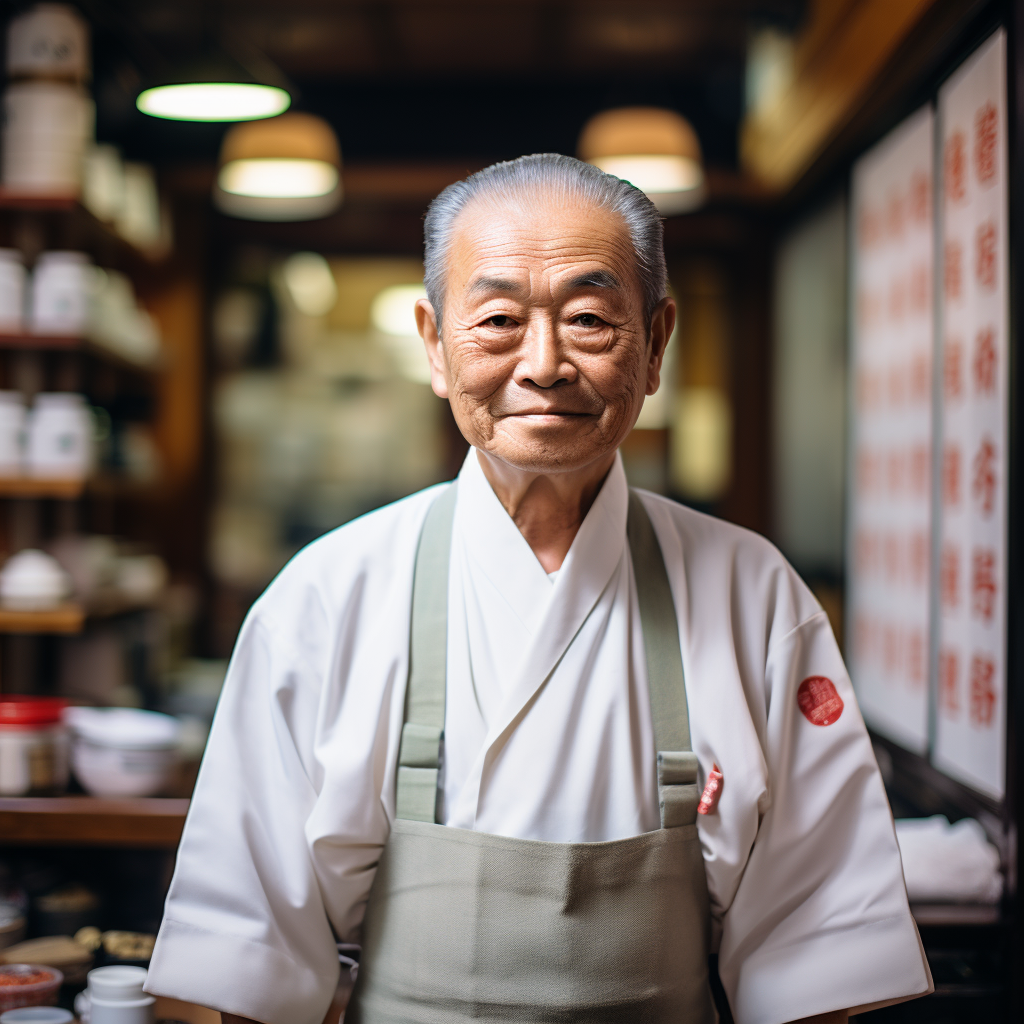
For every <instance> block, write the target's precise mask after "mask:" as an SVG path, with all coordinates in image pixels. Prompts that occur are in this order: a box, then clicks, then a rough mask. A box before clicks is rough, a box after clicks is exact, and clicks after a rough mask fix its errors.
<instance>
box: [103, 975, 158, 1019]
mask: <svg viewBox="0 0 1024 1024" xmlns="http://www.w3.org/2000/svg"><path fill="white" fill-rule="evenodd" d="M88 979H89V980H88V986H89V1004H90V1013H89V1024H153V1004H154V1003H155V1002H156V999H154V998H153V996H149V995H146V993H145V992H143V991H142V986H143V985H145V983H146V969H145V968H144V967H97V968H96V969H95V970H92V971H90V972H89V974H88Z"/></svg>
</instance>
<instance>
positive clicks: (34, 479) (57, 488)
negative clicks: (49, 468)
mask: <svg viewBox="0 0 1024 1024" xmlns="http://www.w3.org/2000/svg"><path fill="white" fill-rule="evenodd" d="M85 486H86V480H85V478H84V477H66V476H65V477H61V476H55V477H47V476H0V498H62V499H64V500H66V501H71V500H73V499H75V498H79V497H81V496H82V492H83V491H84V490H85Z"/></svg>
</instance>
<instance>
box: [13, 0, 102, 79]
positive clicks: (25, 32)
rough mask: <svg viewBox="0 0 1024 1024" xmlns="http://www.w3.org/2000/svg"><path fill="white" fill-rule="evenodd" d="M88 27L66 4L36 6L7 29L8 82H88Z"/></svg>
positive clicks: (17, 18)
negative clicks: (23, 79)
mask: <svg viewBox="0 0 1024 1024" xmlns="http://www.w3.org/2000/svg"><path fill="white" fill-rule="evenodd" d="M89 73H90V67H89V26H88V25H87V23H86V22H85V20H84V19H83V18H82V17H81V15H80V14H79V13H78V12H77V11H76V10H75V9H74V8H73V7H71V6H69V5H68V4H48V3H43V4H36V5H35V6H33V7H31V8H29V10H27V11H25V13H24V14H19V15H18V16H17V17H16V18H12V19H11V22H10V24H9V25H8V26H7V74H8V76H10V77H11V78H21V77H38V78H67V79H72V80H75V81H85V80H87V79H88V78H89Z"/></svg>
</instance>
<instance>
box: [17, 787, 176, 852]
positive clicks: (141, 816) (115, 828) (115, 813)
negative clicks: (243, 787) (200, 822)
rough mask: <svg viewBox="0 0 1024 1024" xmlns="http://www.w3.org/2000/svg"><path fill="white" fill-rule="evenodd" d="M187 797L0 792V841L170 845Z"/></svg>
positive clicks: (151, 846) (75, 844) (32, 843)
mask: <svg viewBox="0 0 1024 1024" xmlns="http://www.w3.org/2000/svg"><path fill="white" fill-rule="evenodd" d="M188 803H189V802H188V800H175V799H166V798H162V797H150V798H147V799H123V800H112V799H101V798H99V797H90V796H61V797H0V844H2V845H17V846H136V847H149V848H164V849H173V848H174V847H176V846H177V845H178V841H179V840H180V839H181V830H182V826H183V825H184V824H185V814H186V812H187V811H188Z"/></svg>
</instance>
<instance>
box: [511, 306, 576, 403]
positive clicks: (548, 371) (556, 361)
mask: <svg viewBox="0 0 1024 1024" xmlns="http://www.w3.org/2000/svg"><path fill="white" fill-rule="evenodd" d="M576 375H577V374H576V367H575V366H573V364H572V363H570V362H569V361H568V360H567V359H565V357H564V353H563V351H562V346H561V345H560V344H559V340H558V332H557V331H556V330H555V325H554V324H553V323H552V322H551V320H550V319H549V318H548V317H538V318H536V319H535V320H531V321H530V322H529V324H528V325H527V328H526V335H525V337H524V338H523V343H522V349H521V355H520V359H519V365H518V366H517V367H516V372H515V380H516V383H517V384H524V385H525V384H534V385H536V386H537V387H539V388H553V387H558V386H559V385H560V384H569V383H571V382H572V381H574V380H575V379H576Z"/></svg>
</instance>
